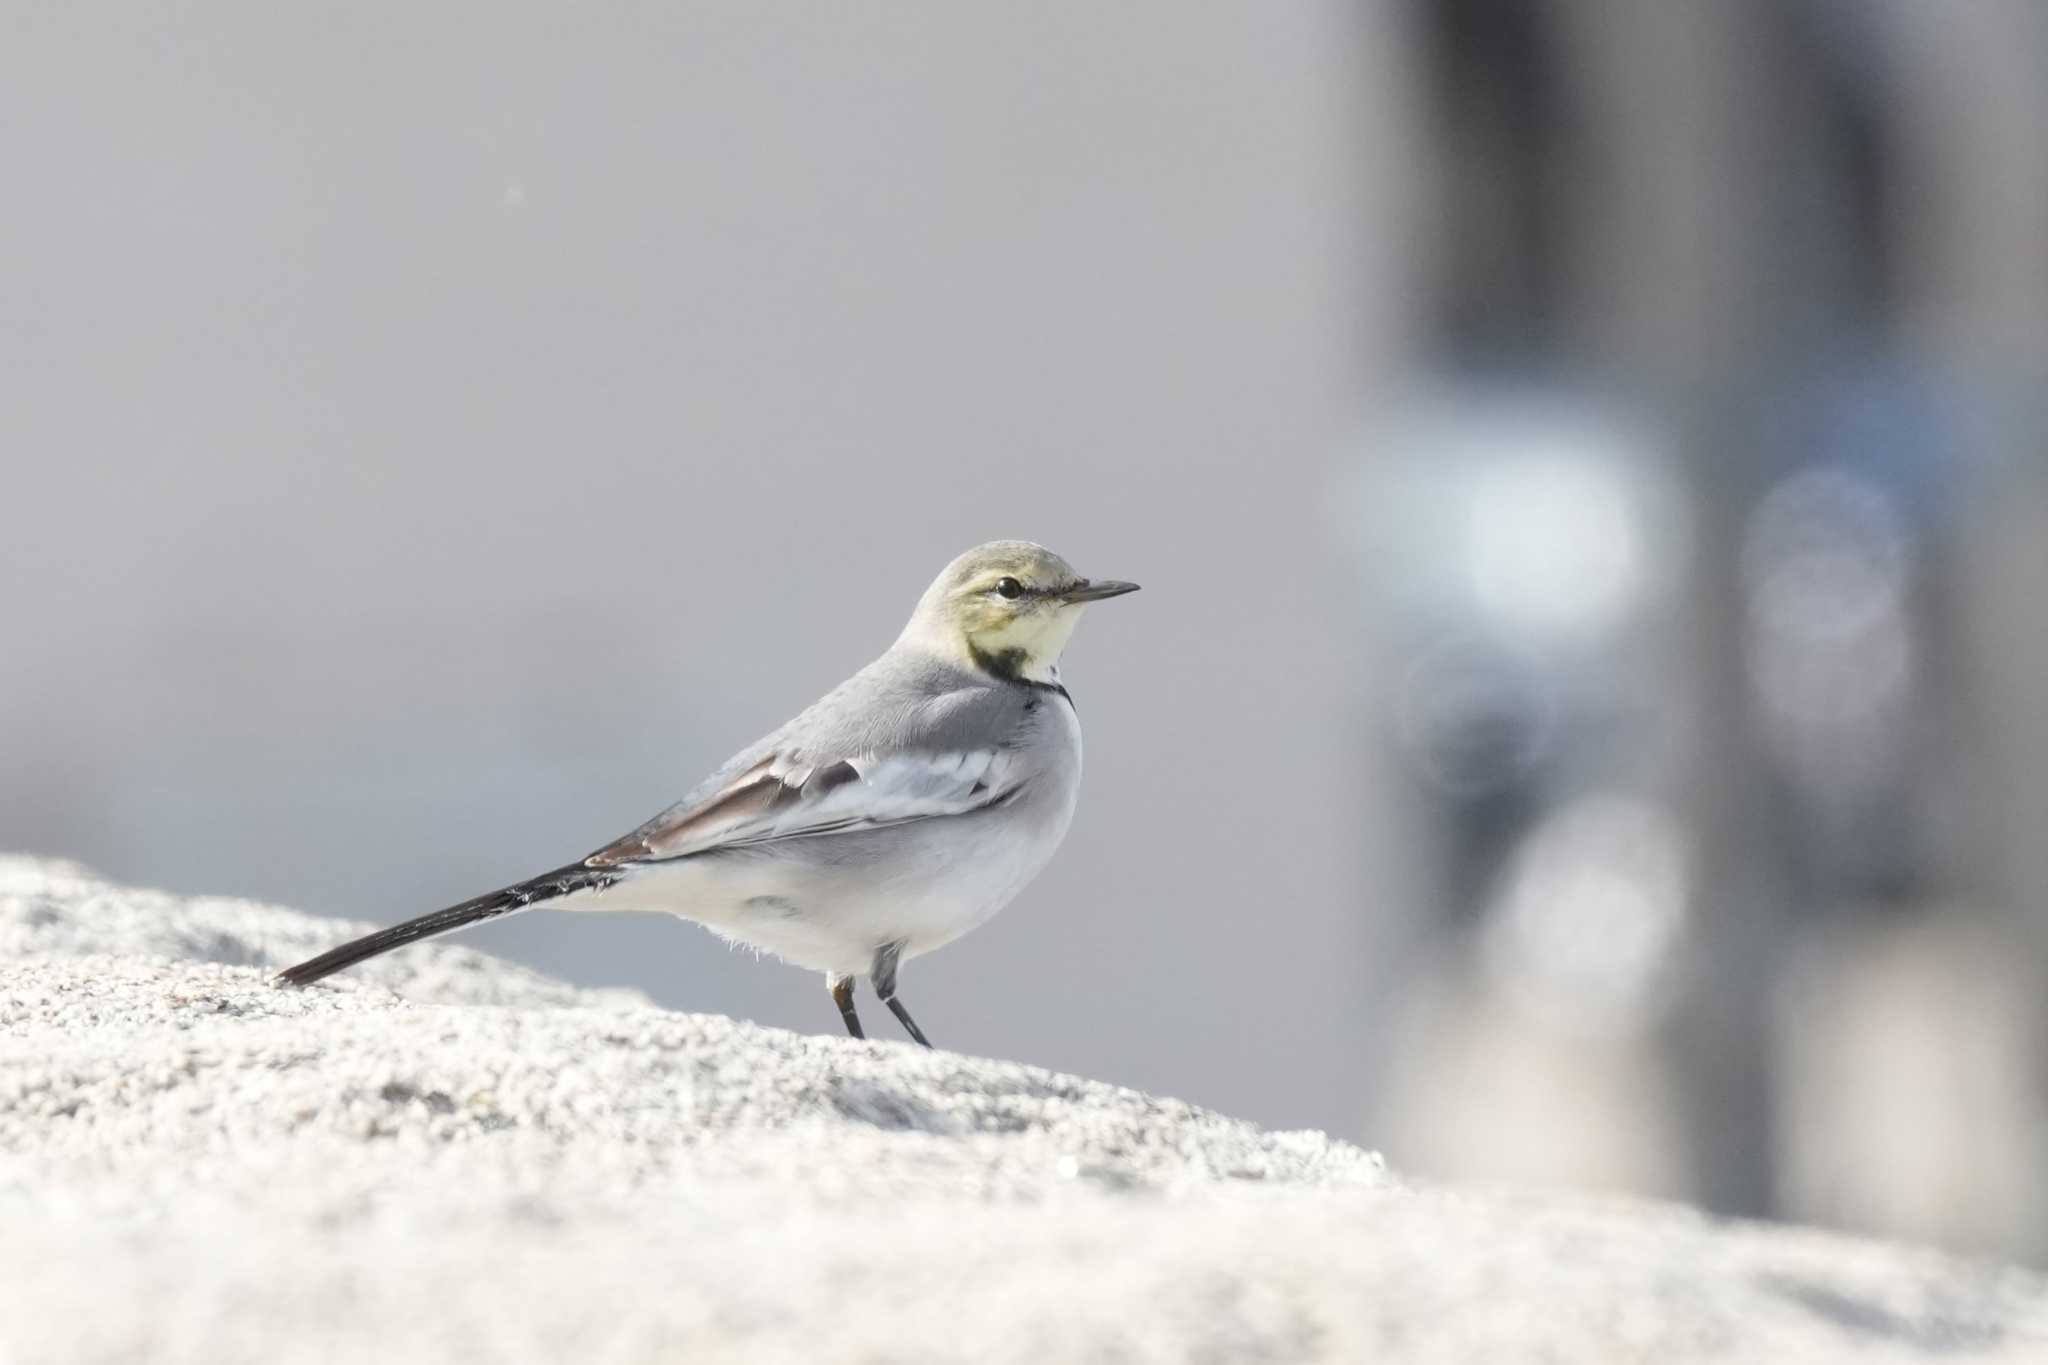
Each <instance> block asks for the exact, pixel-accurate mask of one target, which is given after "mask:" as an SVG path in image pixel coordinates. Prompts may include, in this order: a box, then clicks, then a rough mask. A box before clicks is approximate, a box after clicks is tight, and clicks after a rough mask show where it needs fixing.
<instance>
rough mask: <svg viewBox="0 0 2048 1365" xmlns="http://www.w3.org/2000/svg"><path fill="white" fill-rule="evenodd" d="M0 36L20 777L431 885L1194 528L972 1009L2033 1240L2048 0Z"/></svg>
mask: <svg viewBox="0 0 2048 1365" xmlns="http://www.w3.org/2000/svg"><path fill="white" fill-rule="evenodd" d="M6 27H7V31H8V38H7V41H6V43H5V44H4V45H0V165H4V166H5V167H6V177H5V193H6V208H5V212H4V213H0V458H4V460H5V481H4V484H0V492H4V498H5V501H4V509H5V514H4V516H5V519H4V525H5V528H6V534H5V535H4V536H0V612H4V614H5V619H6V621H7V623H8V625H9V636H10V639H11V642H12V647H11V648H10V649H9V650H8V651H7V657H6V660H5V669H4V673H0V677H4V682H0V761H4V770H5V773H6V780H5V782H4V784H0V847H9V848H18V849H23V850H30V851H36V852H47V853H54V854H64V855H69V856H73V857H77V858H80V859H82V860H84V861H86V862H88V863H90V864H93V865H94V866H96V867H98V868H99V869H101V870H103V871H105V872H107V873H109V874H112V875H115V876H117V877H120V878H124V879H129V880H134V881H138V882H145V883H151V884H160V885H167V886H171V887H175V888H179V889H184V890H190V891H208V892H229V893H238V894H246V895H251V896H259V897H264V898H269V899H275V900H280V901H285V902H288V903H292V904H296V905H301V906H305V907H308V908H311V909H315V910H320V911H326V912H331V913H334V914H343V915H349V916H354V917H359V918H368V919H376V920H387V921H388V920H396V919H398V918H402V917H405V916H408V915H411V914H414V913H418V912H420V911H423V910H425V909H429V908H433V907H435V906H438V905H440V904H442V903H445V902H448V901H451V900H454V899H458V898H460V897H462V896H465V895H468V894H471V893H474V892H476V891H478V890H482V889H485V888H488V887H490V886H493V885H496V884H499V883H501V882H504V881H507V880H510V879H513V878H515V877H518V876H521V875H523V874H526V873H529V872H532V871H535V870H538V869H540V868H543V867H546V866H551V865H553V863H555V862H558V861H560V860H561V859H563V858H564V857H568V856H574V855H576V854H578V853H581V852H583V851H585V850H587V849H588V848H590V847H593V846H595V845H596V844H598V843H600V842H602V841H604V840H605V839H607V838H609V837H611V836H612V835H614V834H616V833H618V832H619V831H620V830H622V829H624V828H626V827H629V826H630V825H632V824H634V823H636V822H637V821H639V820H640V819H642V818H643V817H645V816H646V815H648V814H650V813H652V812H653V811H654V810H655V809H657V808H659V807H660V806H662V805H663V804H665V803H666V802H668V801H669V800H671V799H673V798H674V797H675V796H677V795H679V794H680V793H681V791H682V790H683V789H685V788H686V787H688V786H689V785H691V784H692V783H694V782H695V780H696V779H697V778H698V777H699V776H700V775H701V774H702V773H703V772H704V771H706V770H707V769H709V768H710V767H711V766H713V765H714V764H716V763H717V762H718V761H720V760H721V759H723V758H724V757H725V756H726V755H727V754H728V753H729V752H731V751H732V750H733V749H735V748H737V747H739V745H741V744H742V743H744V742H745V741H747V740H750V739H752V738H753V737H755V736H756V735H757V734H759V733H761V732H763V731H765V730H767V729H769V728H770V727H772V726H773V725H775V724H776V723H778V722H779V721H780V720H781V719H783V718H784V717H785V716H786V715H787V714H788V713H790V712H791V711H793V710H794V709H795V708H797V707H799V706H801V705H802V704H804V703H805V702H807V701H809V700H810V699H811V698H812V697H814V696H815V695H816V694H817V693H819V692H820V691H822V690H823V689H824V688H826V687H827V686H829V685H830V684H832V683H833V682H835V681H837V680H838V679H839V678H840V677H841V676H842V675H844V674H845V673H846V672H848V671H850V670H851V669H852V668H853V667H854V666H856V665H857V664H859V663H861V662H863V661H864V660H865V659H867V658H868V657H870V656H871V655H873V654H874V653H876V652H878V651H879V650H880V649H881V648H883V647H884V646H886V644H887V643H888V642H889V640H890V639H891V638H892V637H893V635H894V634H895V632H896V630H897V628H898V627H899V625H900V623H901V619H902V617H903V616H904V615H905V614H906V613H907V612H908V610H909V607H910V605H911V603H912V602H913V601H914V599H915V597H916V595H917V593H918V592H919V591H920V590H921V588H922V587H923V585H924V584H925V582H926V581H927V580H928V579H929V577H930V576H931V575H932V574H933V573H934V572H935V571H936V570H937V569H938V567H939V566H940V565H941V564H943V563H944V562H945V561H946V560H947V559H948V558H950V557H951V556H952V555H954V554H955V553H957V552H958V551H959V550H961V549H963V548H965V547H967V546H968V545H971V544H973V543H976V542H978V541H981V540H985V539H989V538H992V537H997V536H1023V537H1029V538H1031V539H1036V540H1041V541H1044V542H1046V543H1048V544H1050V545H1051V546H1053V547H1054V548H1055V549H1057V550H1058V551H1059V552H1060V553H1062V554H1064V555H1066V556H1067V557H1068V558H1070V559H1072V560H1073V561H1075V563H1076V564H1077V565H1079V566H1080V567H1081V569H1082V570H1083V572H1087V573H1093V574H1100V575H1109V576H1117V577H1128V578H1133V579H1137V580H1139V581H1140V582H1142V583H1144V584H1145V587H1146V591H1145V592H1144V593H1143V594H1142V595H1140V596H1138V597H1136V598H1133V599H1130V600H1129V601H1127V602H1119V603H1116V604H1114V605H1112V606H1107V607H1104V608H1100V609H1098V610H1097V611H1095V612H1093V613H1091V617H1090V619H1089V620H1088V621H1087V622H1086V623H1085V624H1084V626H1083V628H1082V630H1081V632H1080V634H1079V635H1078V636H1077V639H1076V642H1075V644H1074V646H1073V648H1072V650H1071V651H1070V653H1069V655H1068V663H1067V668H1066V672H1067V674H1068V679H1069V681H1070V683H1071V684H1072V685H1073V687H1074V690H1075V693H1076V696H1077V698H1078V700H1079V704H1080V710H1081V714H1082V716H1083V719H1084V722H1085V724H1086V727H1087V730H1088V737H1089V753H1088V758H1089V776H1088V780H1087V783H1086V787H1085V790H1084V795H1083V800H1082V809H1081V813H1080V817H1079V819H1078V820H1077V823H1076V826H1075V829H1074V832H1073V834H1072V836H1071V837H1070V838H1069V840H1068V843H1067V846H1066V848H1065V849H1064V851H1063V852H1062V854H1061V856H1060V858H1059V859H1058V861H1057V862H1056V863H1055V865H1054V866H1053V868H1052V869H1051V870H1050V871H1049V872H1048V873H1047V874H1046V875H1045V876H1043V877H1042V878H1041V879H1040V880H1039V881H1038V882H1037V883H1036V884H1035V885H1034V886H1033V887H1032V888H1031V889H1030V890H1029V891H1028V892H1027V893H1026V894H1025V895H1024V897H1023V898H1022V899H1021V900H1020V901H1019V902H1018V903H1017V904H1015V905H1014V906H1013V907H1012V908H1011V909H1010V910H1009V911H1008V912H1006V913H1005V914H1004V915H1002V916H1001V917H999V918H998V919H997V920H995V921H994V922H993V923H992V924H991V925H989V926H988V927H987V928H985V929H983V930H981V931H979V932H978V933H976V934H975V935H973V936H972V937H970V938H969V939H967V940H964V941H963V942H962V943H960V944H959V945H957V946H955V947H954V948H952V949H950V950H949V951H947V952H945V953H942V954H939V955H937V956H934V957H931V958H926V959H922V960H920V961H919V962H918V963H917V964H916V965H915V969H914V970H913V971H911V972H909V973H907V974H906V978H905V983H906V984H905V996H906V998H907V999H909V1000H911V1001H913V1002H915V1008H916V1010H917V1013H918V1016H919V1018H920V1020H922V1021H923V1022H925V1023H926V1025H927V1026H928V1027H929V1028H930V1029H931V1031H932V1032H933V1033H934V1035H935V1036H936V1037H938V1038H939V1039H940V1040H941V1041H942V1042H943V1043H945V1044H946V1045H948V1046H950V1047H954V1048H960V1049H965V1050H968V1051H974V1052H981V1053H989V1054H994V1055H999V1056H1005V1057H1012V1058H1017V1059H1020V1060H1025V1061H1030V1062H1035V1063H1040V1064H1044V1065H1047V1066H1053V1067H1059V1068H1064V1069H1069V1070H1073V1071H1078V1072H1083V1073H1086V1074H1090V1075H1095V1076H1100V1077H1104V1078H1106V1079H1110V1080H1114V1081H1119V1082H1123V1083H1126V1084H1130V1085H1135V1086H1141V1087H1145V1088H1149V1089H1154V1090H1160V1091H1166V1092H1171V1093H1174V1094H1178V1095H1181V1096H1184V1097H1186V1098H1189V1099H1192V1100H1195V1101H1198V1102H1201V1103H1204V1104H1209V1105H1213V1106H1216V1107H1219V1108H1223V1109H1226V1110H1230V1111H1232V1112H1236V1113H1240V1114H1244V1115H1247V1116H1250V1117H1254V1118H1257V1119H1260V1120H1263V1121H1265V1122H1267V1123H1271V1124H1277V1125H1292V1126H1304V1125H1312V1126H1318V1127H1325V1128H1330V1129H1333V1130H1336V1131H1338V1132H1341V1133H1344V1134H1347V1135H1351V1136H1355V1137H1357V1138H1359V1139H1361V1140H1363V1141H1365V1142H1368V1143H1372V1144H1375V1145H1379V1146H1382V1147H1384V1148H1385V1149H1386V1150H1387V1152H1388V1154H1389V1156H1390V1158H1391V1159H1392V1160H1393V1161H1394V1162H1395V1163H1396V1164H1397V1165H1398V1166H1400V1167H1401V1168H1403V1169H1406V1170H1409V1171H1413V1172H1417V1173H1422V1174H1429V1175H1440V1176H1447V1177H1456V1178H1463V1179H1474V1180H1497V1181H1508V1182H1515V1183H1524V1184H1531V1183H1533V1184H1566V1185H1580V1186H1591V1187H1596V1188H1608V1189H1620V1190H1629V1191H1638V1192H1648V1193H1655V1194H1661V1195H1668V1196H1673V1197H1679V1198H1685V1199H1690V1200H1695V1201H1699V1202H1702V1203H1705V1204H1706V1205H1708V1206H1709V1207H1711V1208H1714V1209H1717V1210H1721V1211H1726V1212H1734V1213H1744V1214H1768V1215H1776V1216H1786V1217H1797V1218H1802V1219H1808V1220H1814V1221H1821V1222H1826V1223H1832V1224H1836V1225H1841V1226H1848V1227H1854V1228H1863V1229H1873V1230H1879V1231H1885V1232H1891V1233H1897V1234H1901V1235H1908V1236H1916V1237H1924V1238H1931V1239H1936V1240H1940V1241H1944V1242H1947V1243H1949V1244H1952V1245H1956V1246H1961V1247H1965V1248H1971V1249H1979V1250H1990V1251H1996V1252H1999V1253H2002V1254H2007V1255H2014V1256H2021V1257H2026V1258H2031V1259H2036V1260H2038V1259H2041V1258H2043V1257H2044V1256H2048V1143H2044V1142H2043V1141H2042V1137H2043V1133H2044V1126H2043V1125H2044V1119H2048V1055H2044V1048H2043V1044H2044V1042H2048V1035H2044V1026H2048V1018H2044V1012H2043V1008H2042V1004H2041V1002H2042V999H2043V990H2042V987H2043V984H2044V982H2043V970H2042V963H2043V953H2044V949H2048V933H2044V930H2048V909H2044V899H2048V684H2044V682H2043V679H2044V676H2048V636H2044V632H2043V630H2042V621H2043V608H2042V605H2041V604H2042V602H2043V600H2044V596H2048V463H2044V461H2043V459H2042V454H2043V444H2044V440H2043V438H2044V433H2048V411H2044V404H2043V399H2042V394H2043V388H2042V380H2043V378H2044V374H2048V364H2044V360H2048V154H2044V150H2043V149H2044V139H2048V8H2044V7H2042V6H2040V5H2039V4H2037V3H2034V0H1958V3H1955V4H1952V5H1934V4H1921V3H1912V2H1910V0H1897V2H1896V3H1887V2H1885V0H1855V2H1854V3H1850V2H1847V0H1797V2H1795V3H1786V2H1785V0H1770V2H1768V3H1767V2H1766V0H1689V2H1685V0H1673V2H1672V3H1668V4H1658V5H1640V4H1636V3H1632V2H1631V0H1552V2H1551V3H1534V2H1531V3H1514V4H1501V3H1481V0H1444V2H1443V3H1431V4H1422V3H1414V4H1394V3H1382V4H1363V5H1337V4H1327V3H1299V4H1285V5H1273V4H1262V3H1244V4H1227V5H1223V4H1219V5H1200V6H1187V5H1178V4H1134V5H1122V6H1092V5H1065V4H1061V5H1039V6H1028V7H1027V6H1007V5H992V4H988V5H984V4H973V5H961V4H943V5H942V4H928V5H903V6H860V7H824V6H807V5H806V6H764V5H698V4H676V3H668V4H660V5H642V6H613V7H607V8H605V9H604V10H602V11H601V12H600V11H586V10H577V9H572V8H570V7H567V6H560V7H541V6H530V5H496V6H477V5H443V6H430V7H426V8H417V7H416V8H414V9H411V10H406V11H399V10H390V11H381V12H380V11H371V10H365V9H363V8H362V7H359V6H349V7H341V6H336V7H319V6H312V5H300V6H290V7H285V8H282V9H280V8H278V7H274V6H259V5H253V4H251V5H240V6H237V5H192V6H175V7H173V6H164V7H147V8H145V7H135V6H41V5H28V4H17V5H14V6H13V7H11V8H10V9H9V11H8V15H7V25H6ZM474 941H475V942H476V943H477V944H478V945H479V946H483V947H487V948H492V949H496V950H499V951H503V952H505V953H507V954H509V955H511V956H514V957H518V958H521V959H523V960H527V961H530V962H533V963H536V964H539V965H542V966H545V967H548V968H550V969H552V970H555V971H558V972H561V973H563V974H566V975H568V976H571V977H573V978H576V979H578V980H582V981H588V982H622V983H629V984H632V985H636V986H640V987H643V988H645V989H647V990H649V991H650V992H652V993H653V994H654V995H655V996H656V997H657V998H658V999H660V1000H662V1001H664V1002H667V1003H669V1004H672V1005H675V1006H678V1007H687V1008H691V1009H706V1010H720V1011H727V1012H732V1013H736V1014H740V1015H745V1016H748V1017H751V1018H755V1019H759V1020H762V1021H764V1022H767V1023H773V1024H778V1025H783V1026H788V1027H794V1028H801V1029H810V1030H815V1031H819V1032H828V1033H829V1032H834V1031H836V1021H835V1020H834V1018H833V1015H832V1012H831V1010H830V1006H829V1003H828V1002H827V1000H826V998H825V995H824V992H823V990H822V989H821V988H820V985H819V983H818V981H816V980H815V979H814V978H812V977H810V976H809V975H807V974H804V973H800V972H797V971H794V970H792V969H789V968H785V967H780V966H778V965H776V964H773V963H768V962H758V963H757V962H755V961H753V960H751V959H750V958H749V957H747V956H745V955H743V954H734V953H731V952H729V951H728V950H727V949H725V948H724V947H722V946H721V945H719V944H718V943H717V942H716V941H714V940H713V939H711V938H710V937H709V936H708V935H706V934H704V933H703V932H701V931H699V930H696V929H694V928H692V927H689V926H687V925H683V924H679V923H677V922H675V921H672V920H666V919H657V918H654V917H636V916H630V915H607V916H603V917H597V918H592V917H573V918H572V917H568V916H547V915H533V916H526V917H522V918H520V919H517V920H513V921H509V922H506V923H504V924H501V925H495V926H492V927H490V928H489V929H487V930H483V931H480V932H479V933H478V934H476V935H475V936H474Z"/></svg>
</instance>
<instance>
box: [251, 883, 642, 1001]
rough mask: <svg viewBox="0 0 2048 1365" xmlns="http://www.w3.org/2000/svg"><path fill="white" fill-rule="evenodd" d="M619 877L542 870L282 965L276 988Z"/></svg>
mask: <svg viewBox="0 0 2048 1365" xmlns="http://www.w3.org/2000/svg"><path fill="white" fill-rule="evenodd" d="M623 875H624V874H623V873H622V872H621V871H620V870H619V869H618V868H616V867H604V868H599V867H586V866H585V865H584V864H582V863H570V864H569V865H568V866H567V867H558V868H556V869H555V870H554V871H552V872H543V873H541V874H540V875H539V876H538V877H529V878H527V879H526V880H525V881H523V882H515V883H514V884H513V885H511V886H508V887H505V888H503V889H502V890H498V891H492V892H490V893H488V894H487V895H482V896H478V897H477V898H476V899H475V900H467V901H464V902H463V903H462V904H460V905H451V906H449V907H448V908H447V909H446V910H436V911H435V912H434V913H433V914H431V915H421V916H420V917H419V918H418V919H409V920H407V921H406V922H405V923H403V924H394V925H392V926H391V927H390V928H389V929H379V930H378V931H377V932H376V933H374V934H368V935H365V936H364V937H362V938H359V939H357V940H355V941H354V942H353V943H344V944H342V945H341V946H340V947H339V948H330V949H328V950H327V951H326V952H324V953H322V954H320V956H318V957H316V958H310V959H308V960H307V961H305V962H301V963H300V964H299V965H298V966H296V967H287V968H286V969H285V970H284V971H281V972H279V973H278V974H277V980H278V984H279V985H284V986H308V985H311V984H312V983H313V982H315V981H318V980H319V979H320V978H321V977H323V976H332V975H333V974H334V973H336V972H338V971H340V970H341V969H342V968H344V967H353V966H355V965H356V963H358V962H361V961H363V960H364V959H365V958H372V957H375V956H377V955H378V954H379V953H388V952H390V951H391V950H392V949H393V948H403V947H404V946H405V945H406V944H408V943H419V942H421V941H422V940H425V939H430V938H438V937H439V936H440V935H442V934H448V933H453V932H454V931H455V930H457V929H466V928H468V927H469V926H470V925H472V924H481V923H482V922H483V921H485V920H487V919H496V918H498V917H499V916H500V915H512V914H517V913H518V912H519V911H521V910H527V909H531V908H532V907H533V906H536V905H539V904H541V903H542V902H544V901H551V900H554V899H556V898H557V897H560V896H566V895H569V894H570V893H571V892H574V891H602V890H604V889H605V888H606V887H607V886H610V885H612V883H614V882H616V881H618V880H619V878H620V877H621V876H623Z"/></svg>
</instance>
